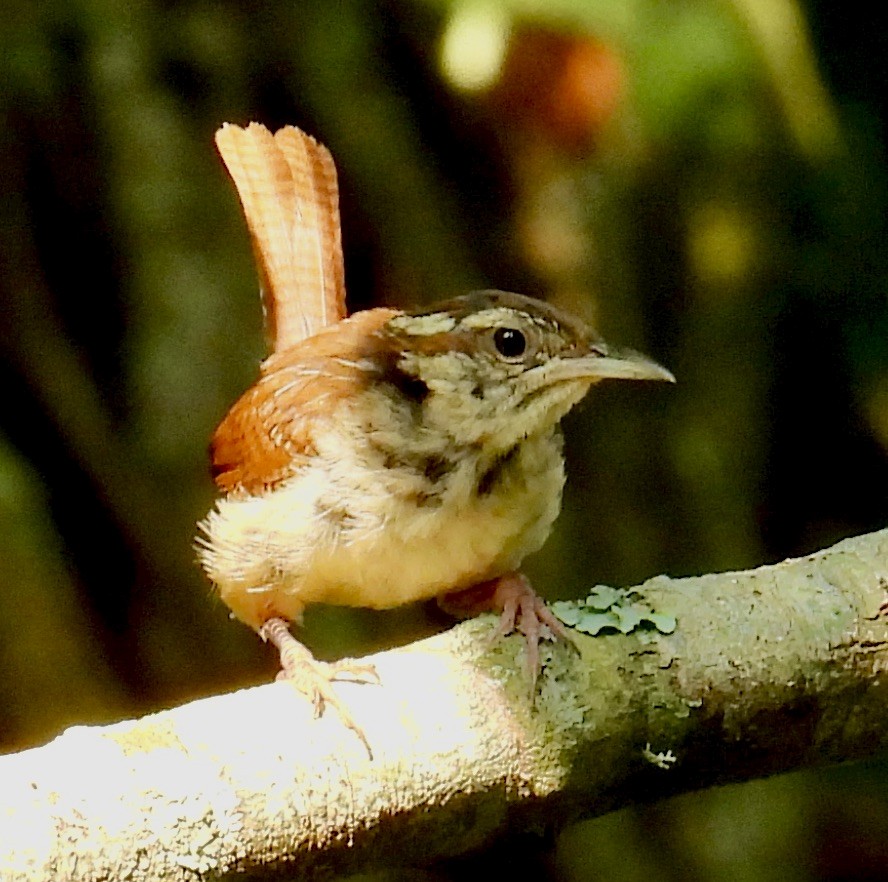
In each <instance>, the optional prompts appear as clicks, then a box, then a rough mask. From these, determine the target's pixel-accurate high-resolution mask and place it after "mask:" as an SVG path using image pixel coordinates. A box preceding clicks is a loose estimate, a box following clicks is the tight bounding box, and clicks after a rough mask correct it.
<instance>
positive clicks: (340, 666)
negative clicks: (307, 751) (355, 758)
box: [259, 618, 379, 759]
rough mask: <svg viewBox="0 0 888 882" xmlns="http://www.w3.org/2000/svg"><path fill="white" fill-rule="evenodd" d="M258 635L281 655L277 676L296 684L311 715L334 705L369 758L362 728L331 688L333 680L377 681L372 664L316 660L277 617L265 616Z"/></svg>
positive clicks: (316, 714)
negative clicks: (308, 701)
mask: <svg viewBox="0 0 888 882" xmlns="http://www.w3.org/2000/svg"><path fill="white" fill-rule="evenodd" d="M259 636H260V637H261V638H262V639H263V640H267V641H268V642H269V643H271V644H273V645H274V646H275V647H276V648H277V650H278V652H279V653H280V657H281V668H282V670H281V671H280V673H279V674H278V675H277V679H278V680H289V681H290V682H291V683H293V684H294V685H295V686H296V688H297V689H298V690H299V691H300V692H302V693H304V694H305V695H307V696H308V698H309V699H311V702H312V704H313V705H314V709H315V717H319V716H320V715H321V714H322V713H323V712H324V707H325V706H326V705H328V704H329V705H331V706H332V707H334V708H335V709H336V712H337V713H338V714H339V716H340V718H341V719H342V722H343V723H345V725H346V726H348V728H349V729H351V730H352V732H354V733H355V735H357V736H358V738H360V739H361V741H362V742H363V743H364V747H366V748H367V753H368V754H369V755H370V759H373V751H372V750H371V749H370V742H369V741H368V740H367V736H366V735H365V734H364V730H363V729H362V728H361V727H360V726H359V725H358V724H357V723H356V722H355V721H354V719H353V718H352V715H351V714H350V713H349V712H348V709H347V708H346V707H345V705H344V704H343V703H342V701H341V699H340V698H339V696H338V695H337V694H336V693H335V692H334V691H333V690H332V689H331V687H330V684H331V683H332V682H333V681H334V680H354V681H357V682H360V683H379V676H378V675H377V673H376V669H375V668H374V667H373V665H362V664H359V663H356V662H352V661H348V660H345V661H338V662H322V661H318V660H317V659H316V658H315V657H314V656H313V655H312V654H311V653H310V652H309V651H308V649H306V648H305V647H304V646H303V645H302V644H301V643H300V642H299V641H298V640H297V639H296V638H295V637H294V636H293V635H292V634H291V633H290V628H289V626H288V625H287V623H286V622H285V621H284V620H283V619H280V618H272V619H268V621H266V622H265V624H264V625H263V626H262V627H261V628H260V629H259Z"/></svg>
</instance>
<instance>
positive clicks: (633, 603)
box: [552, 585, 676, 637]
mask: <svg viewBox="0 0 888 882" xmlns="http://www.w3.org/2000/svg"><path fill="white" fill-rule="evenodd" d="M552 612H553V613H555V615H556V616H557V617H558V618H559V619H560V620H561V621H562V622H564V624H565V625H567V626H568V627H570V628H576V630H577V631H582V632H583V633H584V634H590V635H591V636H593V637H595V636H597V635H598V634H600V633H602V632H605V633H607V632H619V633H620V634H631V633H632V632H633V631H636V630H639V631H659V632H660V633H661V634H671V633H672V632H673V631H674V630H675V626H676V618H675V616H674V615H673V614H672V613H671V612H669V611H666V610H655V609H653V608H652V607H651V606H650V604H648V603H647V602H646V601H645V599H644V598H643V597H642V595H641V594H639V593H638V592H637V591H631V590H626V589H624V588H611V587H610V586H609V585H596V586H595V587H594V588H593V589H592V592H591V593H590V594H589V596H588V597H587V598H586V599H585V600H579V601H564V600H560V601H557V602H555V603H553V604H552Z"/></svg>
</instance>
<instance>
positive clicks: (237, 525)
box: [201, 436, 564, 628]
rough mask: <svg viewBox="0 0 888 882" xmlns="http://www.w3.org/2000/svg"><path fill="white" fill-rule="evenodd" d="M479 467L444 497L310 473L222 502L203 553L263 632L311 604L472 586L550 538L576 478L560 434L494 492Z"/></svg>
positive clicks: (524, 455) (226, 595) (540, 442)
mask: <svg viewBox="0 0 888 882" xmlns="http://www.w3.org/2000/svg"><path fill="white" fill-rule="evenodd" d="M342 473H343V474H351V475H354V474H355V473H354V471H349V470H347V469H344V470H342ZM478 473H479V467H478V464H477V463H472V462H470V461H469V462H465V463H462V464H460V467H459V468H458V469H454V470H453V472H452V473H451V474H449V475H448V476H447V478H446V480H445V481H443V482H442V486H441V487H440V488H439V493H438V494H437V495H436V496H435V497H434V498H432V499H428V498H419V497H417V495H416V493H414V492H412V491H411V490H410V487H411V485H410V482H409V481H406V480H400V479H399V478H398V477H397V476H395V475H388V476H387V478H388V479H389V480H388V481H386V480H379V475H378V474H375V475H373V476H372V480H370V478H369V476H368V480H367V481H366V482H365V483H364V484H362V486H360V487H357V488H355V489H354V492H348V489H347V488H342V487H341V486H338V485H337V481H338V480H340V478H339V474H338V473H333V472H330V471H327V472H322V471H320V470H316V471H315V472H313V473H307V474H306V473H303V474H301V475H299V476H297V477H296V478H293V479H291V480H290V481H289V482H287V483H286V484H283V485H281V486H279V487H277V488H276V489H275V491H274V492H273V493H272V494H268V495H266V496H264V497H262V498H259V497H251V496H246V497H241V498H237V497H229V498H226V499H223V500H220V501H219V503H218V505H217V507H216V509H215V510H214V511H213V512H212V513H211V514H210V515H209V516H208V518H207V519H206V520H205V521H204V523H203V525H202V529H203V531H204V534H205V536H206V539H205V541H204V542H203V549H202V551H201V559H202V562H203V564H204V567H205V568H206V570H207V572H208V574H209V576H210V578H211V579H212V580H213V581H214V582H215V584H216V586H217V587H218V590H219V593H220V596H221V597H222V599H223V600H224V602H225V603H226V604H227V605H228V606H229V607H230V608H231V610H232V611H233V613H234V614H235V615H236V616H237V617H238V618H239V619H241V620H243V621H244V622H246V623H247V624H249V625H252V626H253V627H257V628H258V627H259V626H261V624H262V623H263V622H264V621H265V620H266V619H268V618H269V617H270V616H281V617H284V618H287V619H290V620H299V619H300V617H301V614H302V610H303V609H304V607H305V606H306V605H307V604H310V603H329V604H335V605H341V606H363V607H370V608H376V609H382V608H388V607H393V606H399V605H401V604H404V603H410V602H413V601H418V600H424V599H428V598H432V597H435V596H438V595H441V594H444V593H447V592H450V591H454V590H459V589H461V588H467V587H469V586H471V585H474V584H477V583H478V582H481V581H484V580H486V579H489V578H493V577H495V576H497V575H500V574H502V573H505V572H508V571H510V570H513V569H516V568H517V567H518V566H519V565H520V563H521V561H522V559H523V558H524V557H525V556H526V555H527V554H530V553H532V552H534V551H536V550H537V549H539V548H540V546H541V545H542V544H543V542H545V540H546V537H547V536H548V534H549V532H550V530H551V527H552V523H553V522H554V520H555V518H556V517H557V515H558V511H559V508H560V502H561V490H562V487H563V483H564V470H563V462H562V458H561V452H560V444H559V441H558V439H557V438H555V437H554V436H547V437H545V438H539V439H532V440H531V441H527V442H525V443H524V444H523V445H522V446H521V449H520V450H519V451H518V452H517V454H516V455H515V456H514V457H513V459H512V461H510V462H509V463H508V466H507V467H504V468H503V470H502V474H500V475H497V480H496V481H495V482H494V484H493V486H491V487H489V488H485V492H483V493H479V492H478ZM331 488H336V492H335V493H334V494H332V495H333V498H336V499H337V500H338V501H339V502H338V504H337V505H336V506H331V505H330V503H329V501H328V500H329V499H330V498H331ZM371 490H372V491H373V492H369V491H371ZM349 498H351V499H353V500H360V506H356V505H348V500H349ZM343 501H344V504H343ZM269 503H271V505H269Z"/></svg>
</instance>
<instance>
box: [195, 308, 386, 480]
mask: <svg viewBox="0 0 888 882" xmlns="http://www.w3.org/2000/svg"><path fill="white" fill-rule="evenodd" d="M395 315H398V313H397V312H396V311H395V310H391V309H384V308H380V309H368V310H364V311H363V312H358V313H355V314H354V315H353V316H351V318H348V319H345V320H343V321H341V322H340V323H339V324H337V325H334V326H333V327H330V328H327V329H326V330H322V331H321V332H319V333H318V334H316V335H315V336H313V337H311V338H310V339H308V340H305V341H304V342H302V343H300V344H299V345H298V346H294V347H292V348H291V349H288V350H286V351H283V352H278V353H275V354H274V355H272V356H271V357H270V358H268V359H267V360H266V361H265V363H264V364H263V366H262V376H261V377H260V378H259V380H258V381H257V382H256V383H255V385H253V386H252V387H251V388H250V389H248V390H247V392H245V393H244V395H243V396H242V397H241V398H240V399H239V400H238V401H237V402H235V404H234V406H233V407H232V408H231V410H230V411H229V412H228V414H227V416H226V417H225V419H224V420H222V422H221V423H220V424H219V428H218V429H216V432H215V434H214V435H213V440H212V442H211V445H210V456H211V461H212V469H213V477H214V479H215V481H216V484H217V485H218V486H219V487H220V489H222V490H224V491H226V492H232V491H246V492H247V493H261V492H262V491H263V490H267V489H269V488H271V487H273V486H274V485H275V484H278V483H280V482H281V481H283V480H286V479H287V478H288V477H290V476H292V475H293V474H295V473H296V472H297V471H298V470H299V469H300V468H301V467H303V466H304V465H305V462H306V460H307V458H308V457H310V456H311V454H312V452H313V449H314V432H315V429H316V427H317V426H319V425H320V424H321V423H322V422H325V421H327V420H330V419H336V411H337V408H338V406H339V404H340V402H341V401H342V400H344V399H346V398H348V397H350V396H352V395H355V394H356V393H357V392H359V391H360V390H361V389H362V388H363V387H364V385H365V384H366V383H368V382H369V381H370V380H371V379H373V378H374V377H375V375H376V373H375V371H376V368H375V367H374V366H375V365H379V364H380V363H381V360H380V358H379V348H380V347H381V346H385V345H387V344H386V341H384V340H383V339H382V338H381V337H380V336H379V335H377V334H376V333H375V332H376V331H378V330H379V329H380V328H381V327H382V325H383V324H385V322H387V321H388V320H389V319H390V318H392V317H393V316H395Z"/></svg>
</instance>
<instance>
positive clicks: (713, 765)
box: [0, 531, 888, 882]
mask: <svg viewBox="0 0 888 882" xmlns="http://www.w3.org/2000/svg"><path fill="white" fill-rule="evenodd" d="M886 586H888V531H883V532H879V533H874V534H871V535H868V536H862V537H859V538H856V539H850V540H847V541H845V542H842V543H840V544H839V545H836V546H835V547H833V548H831V549H829V550H827V551H823V552H820V553H818V554H814V555H811V556H809V557H806V558H803V559H800V560H792V561H787V562H785V563H781V564H778V565H776V566H768V567H762V568H760V569H758V570H753V571H749V572H743V573H726V574H721V575H709V576H703V577H700V578H691V579H679V580H671V579H668V578H665V577H662V576H660V577H657V578H655V579H652V580H650V581H649V582H646V583H645V584H643V585H641V586H639V587H638V588H637V589H633V591H634V592H637V594H638V595H640V596H641V597H642V598H643V601H644V602H645V603H646V604H647V605H648V607H650V608H654V609H657V610H661V609H662V610H666V609H668V610H669V612H670V613H671V614H674V615H675V616H676V618H677V627H676V628H675V629H674V631H672V633H670V634H663V633H660V632H658V631H657V630H655V629H653V628H650V629H643V628H642V627H641V626H639V628H636V629H635V630H633V631H631V633H629V634H621V633H614V632H610V633H607V634H601V635H599V636H597V637H591V636H587V635H584V634H580V633H576V647H577V650H578V651H575V650H574V649H573V648H572V647H569V646H566V645H558V646H553V647H552V648H551V650H550V651H547V652H546V659H545V660H546V666H545V670H544V672H543V675H542V676H541V678H540V692H539V694H538V696H537V698H536V702H535V704H534V705H533V706H532V705H531V701H530V696H529V689H528V682H529V681H528V679H527V677H526V675H525V673H524V669H523V648H522V643H521V640H520V639H519V638H517V637H515V638H509V639H506V640H503V641H501V642H500V643H499V644H497V645H496V646H493V647H491V646H490V645H489V641H488V635H489V634H490V632H491V621H490V619H489V618H487V617H483V618H481V619H478V620H474V621H470V622H466V623H463V624H461V625H459V626H457V627H455V628H453V629H452V630H451V631H449V632H448V633H446V634H442V635H439V636H437V637H434V638H432V639H429V640H424V641H422V642H420V643H417V644H415V645H413V646H409V647H406V648H403V649H398V650H394V651H390V652H386V653H382V654H380V655H378V656H375V657H374V658H373V659H372V661H373V662H374V663H375V664H376V666H377V669H378V671H379V674H380V676H381V678H382V683H383V685H382V686H374V685H358V684H341V685H340V686H339V687H338V688H339V689H340V690H341V695H342V697H343V698H344V700H345V701H346V702H347V703H348V706H349V708H350V710H351V712H352V713H353V715H354V718H355V720H356V721H357V722H358V724H359V725H360V726H362V727H363V728H364V730H365V732H366V733H367V736H368V738H369V740H370V743H371V744H372V746H373V752H374V758H373V760H372V761H371V760H369V759H368V757H367V753H366V750H365V749H364V747H363V745H362V744H361V743H360V741H359V740H358V739H357V738H356V737H355V735H354V733H352V732H351V731H349V730H348V729H346V728H345V727H344V726H343V725H342V724H341V722H340V721H339V719H338V718H337V716H336V715H335V713H333V712H329V713H327V714H325V715H324V716H323V717H322V718H321V719H319V720H313V719H312V713H311V708H310V706H309V703H308V702H307V701H306V700H305V699H303V698H302V697H301V696H300V695H298V694H297V693H296V692H295V691H294V690H293V689H292V688H291V687H290V686H289V685H288V684H286V683H276V684H271V685H268V686H263V687H259V688H255V689H248V690H244V691H241V692H237V693H234V694H230V695H221V696H217V697H213V698H208V699H204V700H201V701H196V702H194V703H192V704H188V705H185V706H183V707H179V708H176V709H174V710H170V711H165V712H163V713H159V714H155V715H152V716H148V717H145V718H144V719H141V720H135V721H131V722H124V723H119V724H116V725H112V726H105V727H96V728H84V727H80V728H74V729H69V730H68V731H66V732H65V733H64V734H62V735H61V736H59V737H58V738H57V739H56V740H55V741H53V742H52V743H50V744H48V745H46V746H45V747H41V748H37V749H35V750H30V751H25V752H23V753H20V754H16V755H11V756H7V757H4V758H2V759H0V782H2V787H0V877H2V878H3V879H4V880H10V882H12V880H38V879H39V880H44V879H66V880H71V882H81V880H82V882H86V880H98V879H108V878H117V879H123V878H126V879H131V880H140V879H146V880H147V879H152V880H172V879H175V880H208V879H214V880H215V879H226V878H229V877H232V878H233V877H234V876H235V875H237V874H242V873H252V874H255V877H256V878H270V877H273V876H276V875H277V874H280V873H284V872H285V873H286V874H287V878H288V879H304V878H313V877H315V876H318V875H322V874H325V873H330V872H341V873H346V872H354V871H358V870H367V869H371V868H373V867H377V866H380V865H384V866H389V867H390V866H392V865H393V864H398V863H405V864H410V863H423V862H428V861H430V860H434V859H437V858H442V857H446V856H452V855H457V854H460V853H464V852H466V851H468V850H470V849H473V848H477V847H479V846H483V845H484V844H485V843H487V842H489V841H490V840H492V839H493V838H495V837H497V836H499V835H502V834H503V833H504V832H506V831H507V830H508V829H527V828H531V827H535V828H542V827H546V826H559V825H562V824H564V823H566V822H568V821H570V820H572V819H574V818H576V817H579V816H590V815H596V814H601V813H603V812H606V811H609V810H611V809H613V808H616V807H618V806H622V805H626V804H628V803H632V802H636V801H640V800H651V799H656V798H659V797H661V796H665V795H668V794H673V793H678V792H681V791H686V790H691V789H694V788H700V787H706V786H709V785H712V784H717V783H723V782H726V781H740V780H746V779H750V778H753V777H757V776H761V775H766V774H771V773H774V772H779V771H785V770H789V769H796V768H800V767H803V766H810V765H814V764H822V763H829V762H839V761H842V760H847V759H853V758H857V757H863V756H869V755H872V754H873V753H875V752H877V751H879V750H880V749H881V748H882V747H883V746H884V745H885V743H886V741H888V722H886V721H888V712H886V711H888V701H886V698H888V691H886V690H888V681H886V677H885V675H884V670H885V667H886V664H888V611H886V601H888V593H886ZM237 878H243V877H242V876H241V875H237Z"/></svg>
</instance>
